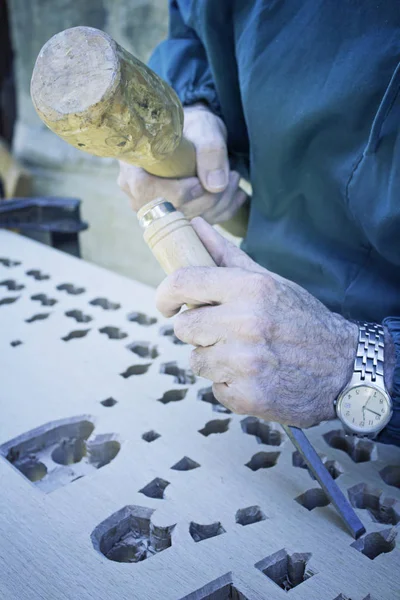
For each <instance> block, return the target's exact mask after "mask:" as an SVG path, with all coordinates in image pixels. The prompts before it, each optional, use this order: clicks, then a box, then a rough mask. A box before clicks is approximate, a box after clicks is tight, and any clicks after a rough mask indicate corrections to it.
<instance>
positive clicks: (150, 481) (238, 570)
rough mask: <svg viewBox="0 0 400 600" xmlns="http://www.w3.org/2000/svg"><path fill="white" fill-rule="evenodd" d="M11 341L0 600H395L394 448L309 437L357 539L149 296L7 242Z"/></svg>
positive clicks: (6, 355)
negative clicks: (201, 371)
mask: <svg viewBox="0 0 400 600" xmlns="http://www.w3.org/2000/svg"><path fill="white" fill-rule="evenodd" d="M0 332H1V333H0V380H1V386H0V490H1V493H0V599H1V600H39V599H40V600H89V599H90V600H93V599H96V600H132V599H135V600H180V599H185V600H189V599H190V600H194V599H196V600H199V599H209V600H223V599H227V598H234V599H236V600H246V599H247V600H285V598H290V600H346V599H351V600H364V599H367V598H368V599H369V600H396V599H398V598H400V591H399V590H400V551H399V542H397V546H396V533H397V527H398V525H397V523H398V522H399V521H400V502H399V500H400V490H399V487H400V466H399V465H400V448H394V447H391V446H383V445H379V444H375V443H373V442H370V441H366V442H365V441H364V442H362V441H361V442H357V443H353V444H352V443H350V442H349V441H346V439H345V438H344V437H343V434H342V431H341V429H340V426H339V424H338V423H337V422H331V423H326V424H323V425H322V426H319V427H315V428H312V429H311V430H309V431H308V435H309V438H310V440H311V441H312V442H313V443H314V445H315V447H316V448H317V450H318V452H320V454H321V455H322V456H323V459H324V461H325V462H326V466H327V468H329V469H330V471H331V472H332V473H333V474H334V476H335V477H336V478H337V479H336V481H337V483H338V484H339V486H340V487H341V489H342V490H343V492H344V493H345V494H346V495H347V494H349V496H350V499H351V501H352V503H353V504H354V505H355V506H356V510H357V513H358V515H359V516H360V518H361V520H362V521H363V522H364V524H365V527H366V529H367V534H366V535H365V536H364V537H363V538H361V540H358V541H357V542H356V543H354V540H353V539H352V538H351V537H350V536H349V534H348V533H347V531H346V530H345V528H344V526H343V524H342V522H341V521H340V519H339V517H338V516H337V514H336V512H335V510H334V509H333V508H332V506H331V505H329V504H328V505H326V503H327V500H326V498H324V496H323V494H322V493H321V491H320V490H318V485H317V484H316V482H315V481H314V480H313V479H312V478H311V476H310V474H309V473H308V471H307V469H305V468H304V464H303V463H302V461H301V460H300V458H299V456H298V454H296V453H295V452H294V449H293V447H292V446H291V443H290V442H289V440H287V439H286V438H285V436H284V433H283V432H282V430H281V429H280V427H279V426H278V425H275V424H264V423H262V422H259V421H257V419H253V418H246V417H243V416H237V415H233V414H229V413H227V412H226V411H225V409H223V407H221V406H220V405H218V403H216V401H215V399H214V398H213V396H212V393H211V390H210V382H208V381H206V380H204V379H200V378H195V377H194V376H193V375H192V374H191V373H190V370H189V369H188V364H189V354H190V347H188V346H186V345H183V344H179V343H176V342H177V340H176V339H174V336H173V330H172V321H167V320H165V319H162V318H160V315H159V314H158V313H157V311H156V309H155V307H154V290H153V289H151V288H148V287H145V286H143V285H141V284H138V283H136V282H134V281H130V280H128V279H124V278H122V277H120V276H117V275H114V274H113V273H110V272H107V271H105V270H103V269H100V268H98V267H95V266H93V265H90V264H87V263H85V262H84V261H81V260H78V259H75V258H72V257H69V256H67V255H64V254H61V253H59V252H57V251H54V250H52V249H49V248H48V247H45V246H42V245H40V244H37V243H36V242H32V241H30V240H27V239H25V238H23V237H21V236H18V235H15V234H12V233H8V232H4V231H2V232H0ZM355 461H358V462H355ZM309 490H314V491H309ZM121 561H122V562H121ZM124 561H130V562H124ZM293 584H297V585H296V586H295V587H293V589H290V590H289V591H286V590H285V589H284V588H290V587H292V586H293Z"/></svg>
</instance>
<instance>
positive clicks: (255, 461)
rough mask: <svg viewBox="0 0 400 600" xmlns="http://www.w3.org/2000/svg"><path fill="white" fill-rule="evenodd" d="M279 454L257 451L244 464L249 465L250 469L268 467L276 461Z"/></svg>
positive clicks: (255, 469)
mask: <svg viewBox="0 0 400 600" xmlns="http://www.w3.org/2000/svg"><path fill="white" fill-rule="evenodd" d="M279 455H280V452H257V454H254V455H253V456H252V457H251V460H250V461H249V462H248V463H246V465H245V466H246V467H249V469H251V470H252V471H258V470H259V469H270V468H271V467H274V466H275V465H276V463H277V462H278V458H279Z"/></svg>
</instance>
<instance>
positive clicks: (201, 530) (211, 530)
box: [189, 521, 226, 542]
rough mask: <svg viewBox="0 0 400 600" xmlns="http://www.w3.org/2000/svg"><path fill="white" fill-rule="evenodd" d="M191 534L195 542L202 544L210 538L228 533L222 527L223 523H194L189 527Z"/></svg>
mask: <svg viewBox="0 0 400 600" xmlns="http://www.w3.org/2000/svg"><path fill="white" fill-rule="evenodd" d="M189 533H190V535H191V536H192V538H193V539H194V541H195V542H201V541H203V540H208V538H212V537H216V536H217V535H222V534H223V533H226V530H225V529H224V528H223V527H222V525H221V523H220V522H219V521H217V522H216V523H210V524H209V525H201V524H200V523H194V522H193V521H192V522H191V523H190V526H189Z"/></svg>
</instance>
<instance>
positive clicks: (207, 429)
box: [199, 419, 231, 437]
mask: <svg viewBox="0 0 400 600" xmlns="http://www.w3.org/2000/svg"><path fill="white" fill-rule="evenodd" d="M230 421H231V420H230V419H214V420H213V421H208V423H206V424H205V425H204V427H203V429H199V433H201V434H202V435H204V436H205V437H207V436H209V435H212V434H213V433H225V432H226V431H228V429H229V423H230Z"/></svg>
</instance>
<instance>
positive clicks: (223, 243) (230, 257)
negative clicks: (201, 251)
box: [191, 217, 265, 273]
mask: <svg viewBox="0 0 400 600" xmlns="http://www.w3.org/2000/svg"><path fill="white" fill-rule="evenodd" d="M191 225H192V226H193V229H194V230H195V232H196V233H197V235H198V237H199V238H200V240H201V241H202V242H203V244H204V246H205V247H206V248H207V250H208V252H209V253H210V254H211V256H212V258H213V259H214V261H215V262H216V264H217V266H218V267H238V268H240V269H246V270H247V271H257V272H260V273H261V272H262V273H265V269H264V268H263V267H260V265H258V264H257V263H256V262H254V260H252V259H251V258H250V257H249V256H247V254H246V253H245V252H243V250H241V249H240V248H238V247H237V246H235V244H232V242H230V241H229V240H227V239H226V238H224V236H222V235H221V234H220V233H218V231H216V229H214V227H212V226H211V225H209V224H208V223H207V221H205V220H204V219H202V218H201V217H195V218H194V219H192V220H191Z"/></svg>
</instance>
